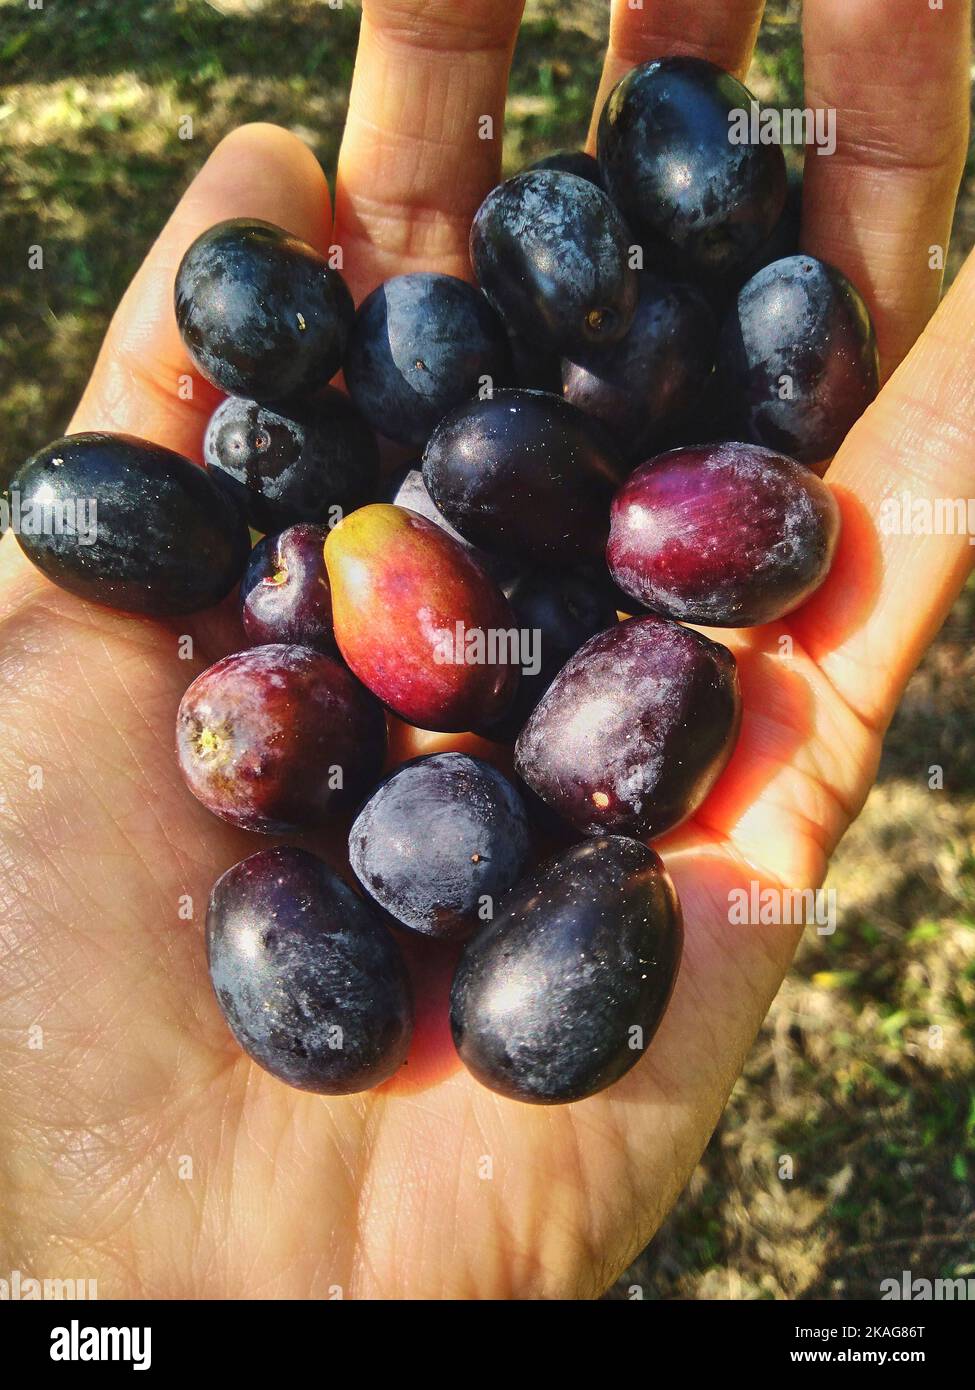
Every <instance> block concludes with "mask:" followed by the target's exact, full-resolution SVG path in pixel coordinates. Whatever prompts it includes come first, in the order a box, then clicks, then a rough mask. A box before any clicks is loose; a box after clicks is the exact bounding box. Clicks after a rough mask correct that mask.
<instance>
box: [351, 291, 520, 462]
mask: <svg viewBox="0 0 975 1390" xmlns="http://www.w3.org/2000/svg"><path fill="white" fill-rule="evenodd" d="M344 372H345V384H346V386H347V387H348V388H349V395H350V396H351V397H352V399H353V401H354V402H355V404H356V406H357V408H358V409H359V410H360V411H361V413H362V415H363V416H364V417H365V419H367V420H368V421H369V423H370V424H371V425H372V427H373V429H375V430H378V431H379V433H380V434H383V435H385V436H386V437H387V438H388V439H395V440H397V441H398V442H399V443H400V444H412V445H416V446H418V447H422V446H423V445H424V444H425V443H426V442H427V440H428V439H429V437H430V431H431V430H432V429H433V427H434V425H436V424H437V423H438V421H440V420H442V419H443V417H444V416H445V415H446V414H447V412H448V411H449V410H453V409H454V407H455V406H458V405H462V404H463V402H464V401H466V400H469V399H470V398H471V397H472V396H477V395H482V394H483V395H487V394H489V393H490V392H491V391H493V390H494V388H495V387H498V386H505V385H508V384H510V380H511V359H510V354H509V350H508V339H507V335H506V333H505V330H504V324H503V323H502V322H501V319H500V318H499V317H498V315H497V314H496V313H495V311H494V310H493V309H492V308H491V306H490V304H489V303H488V301H487V300H486V299H485V297H484V295H483V294H482V293H481V292H480V290H478V289H476V288H475V287H474V286H473V285H468V284H467V282H466V281H464V280H458V279H457V277H456V276H454V275H434V274H431V273H429V272H426V271H416V272H413V273H411V274H409V275H394V276H393V278H392V279H391V280H386V281H385V282H384V283H383V284H381V285H379V286H377V288H376V289H374V290H373V292H372V294H370V295H369V296H368V297H367V298H366V299H365V300H363V302H362V304H361V305H360V306H359V312H358V313H357V314H356V319H355V325H354V327H353V329H352V335H351V338H350V339H349V349H348V352H347V353H346V357H345V364H344Z"/></svg>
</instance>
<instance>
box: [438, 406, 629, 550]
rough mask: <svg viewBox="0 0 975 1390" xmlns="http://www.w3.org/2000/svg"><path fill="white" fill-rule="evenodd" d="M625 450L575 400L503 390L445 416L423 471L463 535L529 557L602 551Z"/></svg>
mask: <svg viewBox="0 0 975 1390" xmlns="http://www.w3.org/2000/svg"><path fill="white" fill-rule="evenodd" d="M624 476H625V469H624V467H623V463H622V459H621V458H620V456H619V454H618V453H617V452H616V451H615V450H614V449H613V446H612V444H611V443H609V441H607V440H606V438H605V437H604V435H603V433H602V432H600V431H599V430H598V429H597V427H596V426H595V425H594V424H593V422H591V421H590V420H589V418H588V417H587V416H586V415H585V414H583V412H582V411H581V410H577V409H576V408H575V406H572V405H569V403H568V402H567V401H563V400H561V399H560V398H559V397H558V396H552V395H549V394H548V393H547V392H544V391H496V392H495V394H494V397H493V398H492V399H491V400H485V401H474V402H472V403H471V404H469V405H466V406H462V407H461V408H460V409H459V410H455V411H453V412H452V413H451V414H450V415H448V416H447V417H446V418H445V419H444V420H442V421H441V422H440V424H439V425H438V426H437V428H436V429H435V430H434V432H433V434H432V435H431V436H430V442H429V443H428V444H427V447H426V450H425V452H424V455H423V481H424V482H425V483H426V486H427V490H428V491H429V493H430V496H431V497H432V498H433V501H434V503H435V505H436V506H437V507H438V508H439V509H440V511H441V512H443V514H444V516H445V517H446V518H447V520H448V521H449V522H450V523H451V525H452V526H455V527H456V528H457V530H458V531H460V533H461V535H463V536H466V537H467V539H468V540H469V541H471V542H472V543H473V544H474V545H477V546H480V547H482V548H483V549H484V550H490V551H496V552H497V553H499V554H501V555H510V556H511V557H512V558H514V559H516V560H519V561H521V562H522V563H531V562H534V563H536V564H540V565H557V566H559V567H564V566H574V565H580V564H584V563H585V562H586V561H587V560H594V559H597V558H601V556H602V553H603V548H604V546H605V543H606V536H607V534H608V531H609V503H610V500H611V498H612V494H613V493H614V492H615V490H616V488H617V486H618V485H619V484H620V483H621V482H622V480H623V477H624Z"/></svg>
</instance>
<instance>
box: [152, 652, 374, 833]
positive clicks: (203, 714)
mask: <svg viewBox="0 0 975 1390" xmlns="http://www.w3.org/2000/svg"><path fill="white" fill-rule="evenodd" d="M176 752H177V757H178V759H179V766H180V771H181V772H182V774H183V776H184V778H185V779H186V784H187V786H188V787H189V789H190V791H191V792H192V793H193V795H194V796H195V797H197V799H198V800H200V801H202V803H203V805H204V806H205V807H206V808H207V810H208V811H212V812H213V814H214V815H215V816H219V817H220V818H221V820H225V821H229V822H230V824H231V825H237V826H240V827H241V829H243V830H260V831H263V832H264V833H266V834H269V835H281V834H287V833H289V832H291V831H297V830H306V829H311V828H312V827H314V826H317V825H321V824H322V823H323V822H324V821H325V820H326V819H327V818H328V817H329V815H331V814H332V813H333V812H336V811H341V810H346V809H352V808H353V807H354V806H355V805H356V804H357V802H358V801H359V800H360V799H361V798H362V796H363V795H364V794H365V793H366V792H367V791H368V790H369V788H370V787H371V786H372V785H373V784H374V783H375V782H376V780H377V779H378V777H379V773H380V771H381V769H382V765H383V759H384V757H385V754H386V720H385V716H384V715H383V712H382V708H381V707H380V705H379V702H378V701H377V700H375V699H374V698H373V696H372V695H370V694H369V692H368V690H366V689H365V687H364V686H362V685H360V684H359V682H358V681H357V680H356V678H355V677H354V676H353V675H351V674H350V672H349V671H348V670H346V668H345V667H344V666H343V665H342V663H341V662H340V661H338V660H337V659H335V658H334V657H330V656H326V655H325V654H324V653H323V652H316V651H313V650H312V649H311V648H310V647H294V646H285V645H283V644H279V643H272V644H271V645H270V646H266V647H253V648H251V650H250V651H246V652H236V653H234V655H232V656H225V657H224V658H223V660H222V661H218V662H216V664H215V665H213V666H210V667H209V668H208V669H207V670H206V671H204V672H203V673H202V675H199V676H197V678H196V680H195V681H194V682H193V684H192V685H191V686H190V688H189V689H188V690H187V692H186V694H185V695H184V696H183V699H182V700H181V702H180V706H179V713H178V715H177V717H176Z"/></svg>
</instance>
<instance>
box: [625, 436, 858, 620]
mask: <svg viewBox="0 0 975 1390" xmlns="http://www.w3.org/2000/svg"><path fill="white" fill-rule="evenodd" d="M839 531H840V511H839V507H838V506H837V504H836V499H835V498H834V497H833V494H832V492H831V491H830V489H829V488H828V487H827V485H826V484H825V483H824V482H823V481H822V479H820V478H818V477H817V476H816V475H815V473H812V472H810V470H809V469H808V468H804V467H803V465H802V464H800V463H796V462H795V460H794V459H790V458H786V457H785V455H784V454H775V453H772V452H771V450H769V449H763V448H760V447H759V446H758V445H756V444H710V445H706V446H703V447H700V448H691V449H674V450H672V451H671V452H670V453H668V454H661V455H660V456H659V458H655V459H651V460H650V461H649V462H648V463H645V464H643V465H642V466H641V467H640V468H638V469H637V470H636V472H635V473H633V474H632V475H631V477H630V478H629V479H628V480H627V481H626V482H625V483H624V484H623V486H622V487H621V488H620V490H619V492H618V493H617V494H616V497H615V499H614V501H613V508H612V521H611V527H610V536H609V545H608V546H607V548H606V558H607V563H608V564H609V569H610V573H611V574H612V576H613V578H614V579H615V581H616V583H617V584H618V585H619V586H620V588H621V589H623V590H624V592H625V593H627V594H629V595H630V596H631V598H635V599H638V600H639V602H640V603H642V604H644V605H645V606H646V607H647V608H651V609H653V610H654V612H657V613H664V614H666V616H667V617H669V618H677V619H679V620H680V621H682V622H690V623H705V624H708V625H710V626H712V627H752V626H755V625H756V624H759V623H770V622H774V621H775V620H776V619H777V618H782V617H784V616H785V615H786V614H787V613H791V612H792V610H793V609H794V608H797V607H798V606H799V604H801V603H804V602H805V601H806V599H807V598H809V596H810V594H812V593H814V592H815V590H816V589H818V588H819V586H820V584H822V582H823V580H824V579H825V578H826V576H827V574H828V573H829V569H830V565H831V564H832V561H833V555H834V554H835V551H836V543H837V539H838V537H839Z"/></svg>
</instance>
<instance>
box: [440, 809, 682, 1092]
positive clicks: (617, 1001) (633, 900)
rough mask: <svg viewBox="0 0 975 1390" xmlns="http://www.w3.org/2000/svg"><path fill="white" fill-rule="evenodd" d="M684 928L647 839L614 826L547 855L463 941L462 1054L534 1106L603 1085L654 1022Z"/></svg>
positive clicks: (456, 1025) (457, 998)
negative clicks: (495, 912)
mask: <svg viewBox="0 0 975 1390" xmlns="http://www.w3.org/2000/svg"><path fill="white" fill-rule="evenodd" d="M683 937H684V931H683V925H682V920H681V910H680V903H679V902H678V900H677V894H676V892H675V891H674V886H673V884H672V883H671V880H670V876H669V875H668V873H667V871H666V869H665V868H664V866H663V864H662V863H661V861H660V859H659V857H658V856H657V855H656V854H655V853H654V851H653V850H652V849H648V848H647V846H646V845H641V844H640V843H639V842H638V841H637V840H629V839H625V838H624V837H623V836H620V835H611V836H606V837H603V838H600V839H595V840H589V841H587V842H586V843H585V844H581V845H576V846H575V848H573V849H570V850H569V851H568V852H567V853H564V854H561V855H558V856H556V857H554V858H552V859H549V860H548V861H547V862H546V863H544V864H542V865H541V866H540V867H539V868H538V869H536V870H535V872H534V873H532V874H531V875H530V876H529V877H528V878H527V879H523V880H522V882H521V883H520V884H519V885H518V886H517V887H516V888H515V889H514V891H513V892H512V893H511V895H510V896H509V897H508V898H507V899H506V900H505V905H504V909H503V911H502V912H501V913H500V915H499V916H497V917H496V918H495V919H494V921H493V922H492V923H491V924H490V925H489V926H487V927H484V928H483V929H482V930H481V931H480V932H478V934H477V935H476V936H475V937H474V938H473V939H472V940H471V941H470V942H469V943H468V945H467V946H466V947H465V948H464V952H463V955H462V956H461V959H460V963H459V965H458V967H457V973H456V975H455V977H454V982H453V988H452V989H451V993H450V1026H451V1030H452V1032H453V1035H454V1042H455V1044H456V1047H457V1051H458V1053H459V1054H460V1058H461V1061H462V1062H463V1063H464V1065H465V1066H466V1067H467V1068H468V1070H469V1071H470V1072H471V1073H472V1074H473V1075H474V1076H475V1077H476V1079H477V1080H478V1081H480V1082H481V1084H482V1085H484V1086H488V1087H490V1089H491V1090H492V1091H498V1092H499V1093H500V1094H501V1095H503V1096H509V1097H511V1098H512V1099H513V1100H522V1101H530V1102H533V1103H535V1104H542V1105H556V1104H561V1103H564V1102H566V1101H573V1100H582V1099H584V1098H585V1097H586V1096H591V1095H593V1094H595V1092H597V1091H601V1090H603V1089H604V1088H605V1087H607V1086H611V1085H612V1084H613V1082H614V1081H618V1080H619V1079H620V1077H621V1076H623V1075H625V1073H626V1072H628V1071H629V1070H630V1068H631V1067H633V1066H635V1064H636V1063H637V1062H638V1061H639V1060H640V1058H641V1057H642V1056H643V1053H644V1052H645V1050H646V1048H647V1047H648V1046H649V1044H650V1042H651V1040H652V1038H653V1036H654V1034H655V1033H656V1031H657V1028H658V1026H659V1024H660V1021H661V1019H662V1018H663V1016H664V1013H665V1011H666V1009H667V1004H668V1002H669V1000H670V996H671V993H672V991H673V987H674V981H675V980H676V978H677V971H678V969H679V967H680V958H681V949H682V945H683Z"/></svg>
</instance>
